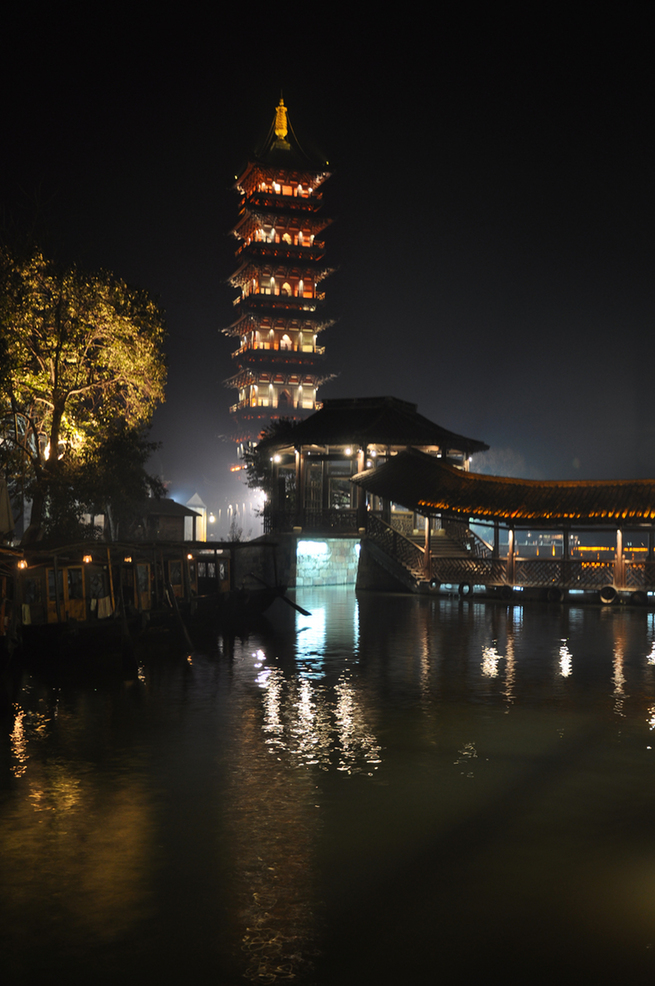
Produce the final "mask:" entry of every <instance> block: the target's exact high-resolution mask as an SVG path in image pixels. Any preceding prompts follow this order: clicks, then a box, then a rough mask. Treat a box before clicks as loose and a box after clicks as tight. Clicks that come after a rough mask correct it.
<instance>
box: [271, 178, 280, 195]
mask: <svg viewBox="0 0 655 986" xmlns="http://www.w3.org/2000/svg"><path fill="white" fill-rule="evenodd" d="M273 191H274V192H275V194H276V195H279V194H280V192H281V191H282V189H281V188H280V186H279V184H278V183H277V182H276V181H274V182H273Z"/></svg>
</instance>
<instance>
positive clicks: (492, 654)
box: [482, 644, 502, 678]
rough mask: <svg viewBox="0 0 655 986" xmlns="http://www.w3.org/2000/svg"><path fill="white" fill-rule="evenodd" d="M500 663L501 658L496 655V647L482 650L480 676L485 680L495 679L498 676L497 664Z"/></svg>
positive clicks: (492, 646) (493, 645)
mask: <svg viewBox="0 0 655 986" xmlns="http://www.w3.org/2000/svg"><path fill="white" fill-rule="evenodd" d="M499 661H502V656H501V655H500V654H499V653H498V650H497V649H496V645H495V644H492V645H491V647H483V648H482V674H483V677H485V678H495V677H497V675H498V662H499Z"/></svg>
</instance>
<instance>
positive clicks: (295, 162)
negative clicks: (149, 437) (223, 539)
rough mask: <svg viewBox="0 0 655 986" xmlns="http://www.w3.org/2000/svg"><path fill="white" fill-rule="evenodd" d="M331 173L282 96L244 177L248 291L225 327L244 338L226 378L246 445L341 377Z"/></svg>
mask: <svg viewBox="0 0 655 986" xmlns="http://www.w3.org/2000/svg"><path fill="white" fill-rule="evenodd" d="M329 177H330V175H329V172H328V171H327V161H323V160H321V159H319V158H318V157H316V156H312V155H310V154H307V153H306V152H305V150H304V149H303V148H302V147H301V146H300V143H299V142H298V139H297V137H296V135H295V134H294V132H293V129H292V127H291V124H290V121H289V118H288V116H287V108H286V106H285V105H284V101H283V100H282V99H280V102H279V105H278V107H277V109H276V112H275V119H274V121H273V124H272V125H271V128H270V130H269V133H268V136H267V138H266V140H265V142H264V144H263V145H262V147H261V148H260V149H259V151H258V152H257V153H256V154H255V155H254V156H253V157H251V159H250V160H249V161H248V164H247V165H246V167H245V169H244V171H243V172H242V174H241V175H240V176H239V178H238V179H237V182H236V185H235V187H236V189H237V190H238V192H239V193H240V195H241V211H240V213H239V220H238V222H237V224H236V226H235V227H234V229H233V230H232V233H233V235H234V236H235V237H236V238H237V240H238V241H239V246H238V249H237V251H236V257H237V260H238V261H239V266H238V268H237V270H236V271H235V272H234V274H233V275H232V277H231V278H230V279H229V280H230V284H231V285H232V286H233V287H235V288H237V289H238V290H239V296H238V297H237V298H236V299H235V301H234V304H235V306H236V307H237V312H238V314H237V318H236V320H235V322H234V323H233V324H232V325H231V326H229V328H227V329H224V330H223V331H224V332H225V334H226V335H229V336H234V337H235V338H236V339H237V340H238V343H239V348H238V349H237V350H236V351H235V352H234V353H233V354H232V358H233V359H234V360H235V362H236V365H237V367H238V370H237V372H236V373H235V374H234V376H232V377H230V378H229V379H228V380H226V381H225V385H226V386H227V387H230V388H234V389H235V390H237V391H238V395H239V396H238V400H237V403H236V404H234V405H233V406H232V408H231V412H232V415H233V420H234V423H235V429H234V432H235V433H234V438H235V441H236V442H237V443H238V445H239V449H240V451H242V450H243V448H244V446H246V445H247V444H248V443H252V442H256V441H257V440H258V439H259V436H260V434H261V432H262V429H264V428H265V427H266V426H267V425H269V424H270V423H271V422H272V421H274V420H276V419H279V418H287V419H289V420H291V421H299V420H301V419H302V418H306V417H307V416H308V415H309V414H311V413H312V412H313V411H315V410H316V408H317V407H319V406H320V405H317V403H316V395H317V391H318V388H319V386H320V384H321V383H323V382H324V381H325V380H327V379H330V377H331V376H332V375H331V374H327V375H326V374H325V373H324V372H323V371H322V369H321V367H322V364H323V360H324V353H325V350H324V348H323V347H321V346H319V345H318V337H319V334H320V332H322V331H323V329H325V328H327V327H328V326H329V325H331V324H332V322H331V321H325V320H324V319H323V318H322V317H321V315H320V309H321V306H322V303H323V300H324V294H323V293H322V292H321V291H320V290H319V285H320V283H321V281H322V280H323V278H324V277H326V276H327V275H328V274H329V273H330V271H329V270H328V268H326V267H325V266H323V264H322V260H323V253H324V244H323V242H322V241H321V240H320V239H319V237H320V234H321V233H322V231H323V230H324V229H325V228H326V227H327V226H328V225H329V224H330V222H331V220H330V219H326V218H324V217H323V216H322V215H321V213H320V209H321V205H322V191H321V186H322V184H323V182H324V181H325V180H326V179H327V178H329Z"/></svg>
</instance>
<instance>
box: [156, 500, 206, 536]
mask: <svg viewBox="0 0 655 986" xmlns="http://www.w3.org/2000/svg"><path fill="white" fill-rule="evenodd" d="M199 521H200V514H199V513H198V512H197V511H196V510H191V508H190V507H185V506H184V505H183V504H182V503H177V502H176V501H175V500H169V499H168V498H165V497H162V499H161V500H157V499H154V498H153V499H151V500H148V501H147V503H146V508H145V522H146V526H145V531H144V539H145V540H146V541H189V540H190V541H197V540H199V539H198V536H197V535H198V531H197V527H196V525H197V523H198V522H199ZM189 524H190V530H189V527H188V525H189Z"/></svg>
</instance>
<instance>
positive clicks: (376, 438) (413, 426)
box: [271, 397, 489, 455]
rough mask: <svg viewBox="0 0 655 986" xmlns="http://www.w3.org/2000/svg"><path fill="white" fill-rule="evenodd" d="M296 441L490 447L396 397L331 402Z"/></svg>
mask: <svg viewBox="0 0 655 986" xmlns="http://www.w3.org/2000/svg"><path fill="white" fill-rule="evenodd" d="M273 441H274V440H273V439H271V443H272V442H273ZM293 441H294V444H295V445H296V447H298V448H300V447H303V446H305V445H312V444H317V445H350V444H354V443H356V444H357V445H359V446H364V445H367V444H369V445H386V446H389V447H395V448H399V447H400V448H405V447H409V446H414V447H418V448H430V447H438V448H441V449H444V448H445V449H448V450H450V451H457V452H461V453H463V454H468V455H470V454H473V453H474V452H482V451H485V450H486V449H488V447H489V446H488V445H486V444H485V442H481V441H479V440H477V439H474V438H467V437H465V436H464V435H457V434H455V433H454V432H451V431H448V430H447V429H445V428H442V427H441V426H440V425H437V424H435V423H434V422H432V421H429V420H428V418H425V417H424V416H423V415H422V414H419V413H418V411H417V410H416V405H415V404H410V403H409V402H408V401H402V400H399V399H398V398H395V397H361V398H353V399H339V400H327V401H325V402H324V404H323V407H322V408H321V409H320V410H319V411H317V412H316V413H315V414H313V415H312V416H311V417H310V418H308V419H307V420H306V421H304V422H303V423H302V425H300V426H298V430H297V431H296V432H295V434H294V436H293ZM271 447H272V445H271Z"/></svg>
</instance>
